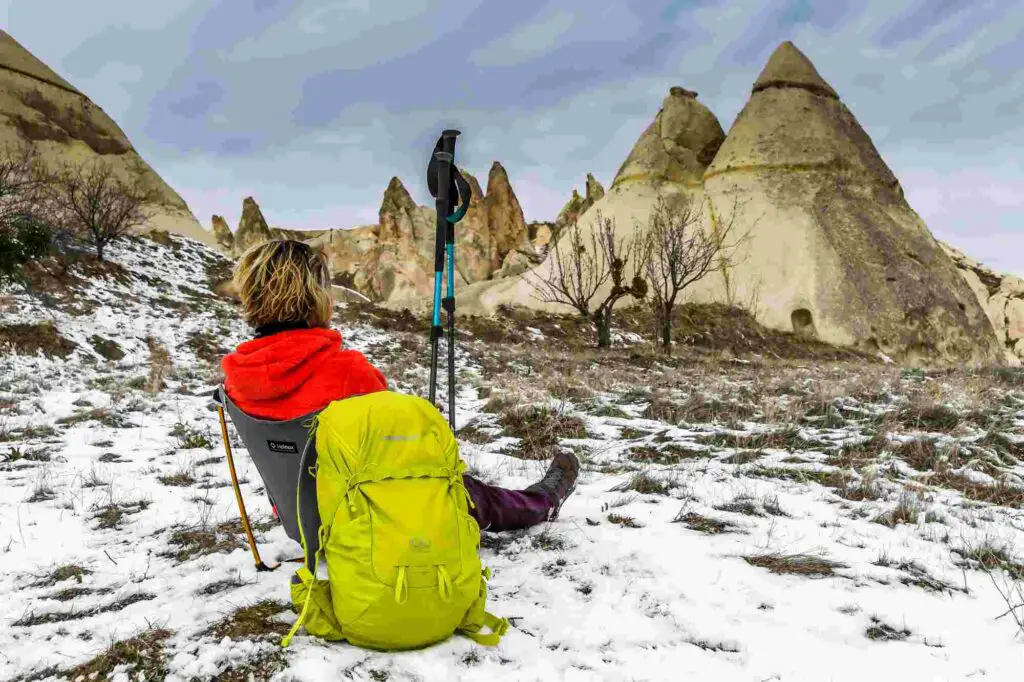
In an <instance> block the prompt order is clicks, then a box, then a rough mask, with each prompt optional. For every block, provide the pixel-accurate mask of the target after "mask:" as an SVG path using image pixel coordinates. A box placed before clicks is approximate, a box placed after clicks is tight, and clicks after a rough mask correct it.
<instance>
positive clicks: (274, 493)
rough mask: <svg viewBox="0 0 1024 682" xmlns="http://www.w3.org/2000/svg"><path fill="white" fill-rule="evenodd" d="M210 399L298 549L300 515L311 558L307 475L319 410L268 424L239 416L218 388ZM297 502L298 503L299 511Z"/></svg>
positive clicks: (312, 490) (312, 501)
mask: <svg viewBox="0 0 1024 682" xmlns="http://www.w3.org/2000/svg"><path fill="white" fill-rule="evenodd" d="M214 398H215V399H216V400H217V401H218V402H219V403H220V404H221V405H222V406H223V407H224V408H225V410H226V411H227V413H228V416H229V417H230V418H231V423H232V424H234V427H235V430H236V431H237V432H238V435H239V437H240V438H241V439H242V442H243V443H244V444H245V448H246V450H247V451H248V453H249V457H250V458H251V459H252V461H253V463H254V464H255V465H256V470H257V471H258V472H259V474H260V478H262V479H263V484H264V486H266V489H267V493H268V494H269V496H270V499H271V502H272V503H273V505H274V506H275V507H276V508H277V514H278V517H279V518H280V520H281V525H282V526H283V527H284V532H285V534H286V535H287V536H288V537H289V538H291V539H292V540H294V541H295V542H297V543H299V544H300V545H301V544H302V535H301V533H300V531H299V516H300V515H301V516H302V525H303V527H304V528H305V529H307V533H308V537H306V543H307V546H306V554H307V557H309V556H312V555H313V554H315V552H316V550H317V548H318V547H319V543H318V538H317V537H316V535H317V532H316V529H318V528H319V527H320V515H319V512H318V511H317V499H316V478H315V477H314V475H313V473H312V469H313V467H314V466H315V465H316V446H315V443H316V439H315V431H314V428H313V418H314V417H316V415H317V414H319V411H317V412H312V413H310V414H307V415H303V416H301V417H297V418H295V419H289V420H287V421H273V420H268V419H258V418H256V417H251V416H249V415H248V414H246V413H245V412H243V411H242V410H241V409H239V407H238V406H237V405H235V403H234V402H233V401H232V400H231V398H230V397H229V396H228V393H227V391H226V390H224V387H223V386H221V387H220V388H219V389H218V390H217V392H216V394H215V396H214ZM300 482H301V484H302V486H303V489H302V494H301V496H299V495H298V487H299V485H300ZM298 499H301V509H300V508H299V504H298V502H297V500H298ZM310 529H312V530H310Z"/></svg>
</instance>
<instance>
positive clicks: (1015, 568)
mask: <svg viewBox="0 0 1024 682" xmlns="http://www.w3.org/2000/svg"><path fill="white" fill-rule="evenodd" d="M951 551H952V553H953V554H956V555H957V556H958V557H960V560H961V562H962V563H963V564H964V565H965V566H967V567H968V568H973V569H978V570H983V571H1004V572H1005V573H1006V574H1007V575H1008V576H1009V577H1010V578H1011V579H1013V580H1020V581H1024V563H1021V562H1019V561H1017V559H1016V558H1015V557H1014V556H1013V553H1012V549H1011V547H1010V545H1008V544H999V543H997V542H996V541H995V540H992V539H986V540H984V541H982V543H981V544H979V545H977V546H971V545H968V544H965V545H964V546H963V547H958V548H955V549H953V550H951Z"/></svg>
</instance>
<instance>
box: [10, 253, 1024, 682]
mask: <svg viewBox="0 0 1024 682" xmlns="http://www.w3.org/2000/svg"><path fill="white" fill-rule="evenodd" d="M174 245H175V246H174V247H173V248H170V247H168V246H166V245H161V244H156V243H154V242H151V241H149V240H144V239H138V240H133V241H131V242H125V243H122V244H119V245H117V246H116V247H115V248H113V249H111V255H110V258H111V260H112V261H114V262H116V263H119V264H121V265H122V266H123V267H124V273H122V274H121V275H117V273H114V274H113V275H109V276H107V277H106V278H102V279H100V278H94V279H91V280H88V281H86V282H84V283H82V284H81V285H80V287H79V288H78V289H77V290H76V291H73V292H67V291H65V292H62V293H59V294H52V293H51V294H49V295H46V294H41V293H39V292H36V293H34V294H28V293H25V292H23V291H21V290H16V291H11V292H8V293H7V295H6V296H5V295H2V294H0V315H2V316H0V330H3V329H4V328H7V329H8V334H10V333H12V332H11V331H10V329H11V326H12V325H17V324H21V323H23V324H36V323H39V322H41V321H44V320H50V321H51V322H52V323H53V325H54V327H55V328H56V329H57V330H58V331H59V333H60V334H61V335H62V336H63V337H65V338H66V339H68V340H69V341H71V342H72V343H74V344H75V346H74V349H73V350H70V352H68V350H69V347H65V349H64V350H63V351H61V353H62V354H63V353H66V357H63V358H61V357H53V356H47V355H46V354H44V353H42V352H40V353H39V354H37V355H26V354H24V352H14V351H13V350H12V349H11V348H8V349H5V350H4V351H3V352H2V355H0V490H2V491H3V494H2V495H0V565H2V567H3V570H2V573H0V604H2V607H0V615H2V627H0V679H2V680H15V679H17V680H51V679H108V678H109V679H116V680H137V679H145V680H155V679H166V680H181V681H185V680H214V679H215V680H245V679H250V677H251V678H252V679H271V678H272V679H275V680H301V681H303V682H307V681H314V680H338V679H351V680H373V681H375V682H380V681H381V680H496V679H500V680H517V681H519V680H689V679H692V680H716V681H726V680H786V681H796V680H813V681H820V680H836V681H839V680H857V681H861V680H865V679H872V680H900V681H901V682H903V681H906V682H909V681H912V680H963V679H985V680H1020V679H1022V676H1024V641H1022V640H1024V635H1021V634H1020V632H1019V631H1018V628H1017V626H1016V625H1015V623H1014V620H1013V616H1014V614H1013V613H1010V614H1007V611H1008V608H1009V607H1008V605H1007V603H1006V601H1005V600H1004V598H1003V596H1002V595H1001V593H1000V591H1001V590H1002V592H1004V593H1006V592H1008V591H1009V590H1011V589H1012V588H1013V586H1014V578H1016V579H1017V580H1024V555H1022V554H1021V551H1020V549H1018V548H1021V547H1022V546H1024V526H1022V523H1024V520H1022V519H1021V516H1022V512H1021V508H1022V507H1024V493H1022V492H1021V486H1022V484H1024V481H1022V478H1021V476H1022V475H1024V466H1021V461H1020V459H1018V457H1024V446H1022V445H1021V443H1020V441H1021V436H1022V435H1024V390H1022V388H1021V385H1022V384H1024V376H1022V375H1017V374H1013V373H1006V374H992V375H991V376H989V375H984V376H983V377H980V378H979V377H974V378H973V379H971V380H970V382H968V379H966V378H964V376H966V375H963V376H961V375H959V374H953V375H944V374H942V373H935V374H929V373H924V372H908V371H904V372H900V370H899V369H898V368H884V369H881V368H868V369H865V370H864V372H865V375H864V376H865V377H867V379H866V383H867V386H868V388H869V389H871V390H870V391H867V393H869V394H871V395H867V394H862V395H859V396H853V395H841V396H825V397H820V396H817V394H815V391H816V390H819V389H820V387H821V386H824V385H825V384H826V383H827V382H828V381H833V380H834V381H836V382H839V383H841V381H840V380H839V379H836V377H850V376H852V377H855V378H856V377H857V372H858V371H859V370H858V369H857V368H832V367H814V366H810V365H809V364H806V366H800V365H799V364H794V365H793V366H792V367H781V368H774V369H772V370H771V371H770V372H769V371H768V370H765V376H767V374H769V373H773V374H772V376H773V377H775V378H774V379H772V380H771V381H769V380H768V379H764V380H763V381H762V379H761V378H759V375H758V371H759V370H758V368H757V367H756V366H754V367H751V366H748V365H745V364H743V363H731V364H729V365H728V366H723V367H724V369H722V371H717V370H710V371H709V370H708V369H707V368H706V367H704V368H703V369H701V368H698V367H696V366H695V367H694V368H687V367H686V365H685V363H683V365H682V366H664V365H654V366H651V367H648V368H646V369H641V368H637V367H633V368H628V367H626V368H624V369H623V368H620V369H619V370H609V369H607V368H604V367H603V366H601V364H600V362H596V361H583V362H582V363H580V364H579V365H578V367H577V374H576V376H575V378H574V377H573V376H569V371H568V369H567V367H568V365H567V364H566V365H561V366H557V367H555V368H554V369H544V368H543V367H541V364H542V363H540V360H539V357H540V355H543V354H544V353H547V352H549V348H550V347H552V344H550V343H548V342H546V341H545V339H544V333H543V332H542V331H540V330H539V329H535V330H533V331H531V332H529V333H528V334H526V335H524V336H526V337H527V341H526V342H525V345H523V346H519V347H517V348H513V349H508V348H505V349H502V348H500V347H497V346H496V345H495V344H485V343H466V344H463V345H462V346H460V360H459V366H460V368H461V369H462V378H461V381H462V386H463V390H462V393H461V394H460V398H461V399H460V404H459V413H458V415H457V417H458V421H459V424H460V426H461V425H465V426H463V427H462V428H461V429H460V434H459V435H460V440H461V441H462V444H463V451H462V452H463V457H464V458H465V459H466V460H467V462H468V463H469V464H470V466H471V468H472V469H473V470H474V471H475V472H476V473H477V474H478V475H480V476H482V477H483V478H485V479H487V480H490V481H494V482H498V483H500V484H502V485H506V486H509V487H519V486H523V485H525V484H527V483H530V482H533V481H534V480H536V478H537V477H538V476H539V475H540V474H541V473H542V472H543V470H544V469H545V467H546V462H545V461H543V460H529V459H522V458H521V457H523V456H534V455H535V453H537V452H540V453H543V452H545V448H547V451H548V452H549V451H550V448H552V447H571V448H575V449H576V451H577V452H578V453H579V454H580V455H581V457H582V459H583V460H584V462H585V472H584V474H583V477H582V480H581V483H580V486H579V488H578V489H577V492H576V494H575V495H574V496H573V497H572V498H571V499H570V500H569V502H568V503H567V504H566V506H565V507H564V508H563V511H562V515H561V518H560V520H558V521H557V522H554V523H551V524H548V525H546V526H543V527H538V528H535V529H532V530H531V531H529V532H523V533H508V534H493V535H487V536H486V537H485V539H484V550H483V557H484V563H485V564H486V565H489V566H490V567H491V568H492V569H493V571H494V578H493V579H492V581H491V583H490V590H491V597H490V601H489V610H491V611H492V612H494V613H496V614H498V615H501V616H504V617H507V618H509V619H510V620H511V621H512V623H513V628H512V629H511V630H510V631H509V633H508V635H507V636H506V637H505V639H504V641H503V643H502V644H501V646H500V647H498V648H496V649H487V648H482V647H479V646H477V645H475V644H473V643H472V642H470V641H468V640H466V639H463V638H458V637H456V638H454V639H452V640H450V641H448V642H446V643H443V644H441V645H438V646H435V647H432V648H430V649H427V650H424V651H419V652H411V653H400V654H383V653H374V652H368V651H363V650H360V649H357V648H354V647H351V646H348V645H344V644H328V643H325V642H321V641H317V640H314V639H312V638H309V637H307V636H304V635H302V636H299V637H297V638H296V639H295V640H294V642H293V643H292V645H291V647H290V648H289V649H288V650H286V651H283V650H281V649H280V648H279V647H278V646H277V642H278V641H279V638H280V634H281V633H283V632H284V631H285V630H286V629H287V627H288V626H289V625H290V623H291V622H292V619H293V618H294V616H293V614H291V613H290V611H288V610H287V609H286V604H287V601H288V587H287V584H288V577H289V573H290V570H291V565H289V564H285V565H284V566H283V567H282V569H280V570H278V571H276V572H271V573H256V572H255V571H254V569H253V561H252V557H251V555H250V553H249V551H248V549H247V547H246V545H245V543H244V539H243V536H242V534H241V530H240V527H239V524H238V520H237V517H238V515H237V508H236V506H235V501H234V496H233V493H232V490H231V488H230V486H229V478H228V473H227V467H226V465H225V462H224V458H223V454H222V449H221V444H220V438H219V431H218V425H217V421H216V414H215V413H214V412H211V411H210V409H209V403H210V401H209V397H208V396H209V394H210V392H211V391H212V390H213V388H214V387H215V386H216V384H217V381H218V369H217V365H216V361H217V357H218V355H219V354H220V353H221V352H223V351H224V350H227V349H230V348H232V347H233V346H234V345H235V344H237V343H238V342H240V341H242V340H243V339H245V338H246V334H247V330H246V329H245V327H244V325H243V324H242V323H241V322H240V321H239V320H237V319H236V316H235V312H234V310H233V308H232V306H231V305H230V304H229V303H227V302H225V301H223V300H222V299H220V298H218V297H216V296H214V294H213V293H212V291H211V289H210V284H209V281H208V276H209V273H210V271H213V270H217V269H218V268H219V269H221V270H223V266H224V264H223V263H222V262H220V259H219V257H218V256H216V255H214V254H212V253H211V252H209V251H208V250H206V249H204V248H203V247H200V246H198V245H197V244H195V243H193V242H188V241H185V240H181V239H177V238H175V240H174ZM125 273H126V274H125ZM343 312H344V311H340V312H339V315H341V316H343ZM346 319H347V318H346ZM342 332H343V334H344V335H345V338H346V342H347V343H348V344H349V345H350V346H352V347H355V348H358V349H360V350H363V351H364V352H365V353H367V355H368V356H369V357H370V359H371V360H372V361H374V362H378V363H380V364H381V365H382V366H383V367H384V368H385V370H386V371H387V373H389V374H390V375H391V377H392V378H393V379H394V380H395V381H396V382H397V385H398V387H399V388H404V389H406V390H419V389H420V388H421V387H422V385H423V383H424V382H425V376H426V370H425V367H424V361H425V359H426V357H425V354H424V353H422V352H420V351H421V350H422V347H423V346H422V340H421V339H418V337H417V338H413V337H412V336H411V335H410V334H409V333H407V332H398V331H386V330H385V329H382V328H378V327H375V326H371V325H367V324H363V323H356V324H344V326H343V328H342ZM0 333H3V332H2V331H0ZM39 334H45V332H39ZM534 337H536V338H534ZM620 338H631V337H629V336H628V335H626V336H624V337H620ZM36 340H37V341H39V340H40V339H36ZM109 341H114V342H116V344H117V346H118V348H119V352H118V350H117V349H113V350H112V347H111V345H110V344H109ZM21 343H22V347H23V348H24V347H26V346H24V344H25V343H28V342H27V341H24V340H23V341H22V342H21ZM51 345H52V344H51ZM530 349H532V350H530ZM551 352H553V351H551ZM613 352H614V351H613ZM503 353H504V355H503ZM516 353H519V354H520V355H515V354H516ZM622 354H623V355H625V351H623V352H622ZM104 355H106V356H108V357H118V356H121V357H119V358H118V359H108V357H104ZM567 357H568V356H567ZM566 362H568V360H567V361H566ZM556 364H557V363H556ZM695 365H696V363H695ZM588 372H589V374H588ZM616 372H619V373H620V374H621V375H623V376H624V377H626V380H624V381H618V382H617V381H615V380H613V378H611V375H613V374H615V373H616ZM872 372H873V374H872ZM560 375H565V376H564V377H562V378H559V376H560ZM552 377H554V378H552ZM589 377H600V378H602V379H603V381H594V382H590V380H589ZM708 377H712V379H713V380H712V379H709V378H708ZM875 378H877V383H872V382H875V381H876V379H875ZM961 380H962V381H963V382H966V383H964V384H963V386H962V385H961V383H959V382H961ZM843 381H845V379H843ZM716 382H717V383H716ZM773 382H774V383H773ZM861 383H862V384H863V383H865V382H864V381H862V382H861ZM967 383H970V385H969V386H967ZM594 384H600V385H596V386H595V385H594ZM965 386H966V388H965ZM816 387H817V388H816ZM698 389H701V390H702V391H703V392H701V391H698ZM716 391H717V392H718V393H717V394H715V395H712V394H714V393H715V392H716ZM726 393H728V395H726ZM958 395H961V397H963V400H961V402H959V403H958V402H957V399H956V396H958ZM556 396H557V397H556ZM808 396H810V397H808ZM907 396H916V397H907ZM927 396H932V397H933V398H934V401H933V403H930V404H929V405H930V406H928V405H926V406H925V407H922V405H924V403H922V402H921V401H922V400H924V397H927ZM964 396H966V397H964ZM801 399H803V400H805V403H804V405H805V406H806V405H812V406H813V405H816V406H817V407H818V408H821V409H818V411H817V412H815V411H814V410H812V409H803V408H799V407H794V406H793V403H794V402H795V401H799V400H801ZM915 400H916V401H917V402H914V401H915ZM743 401H746V402H745V403H743ZM815 401H817V402H815ZM744 405H746V407H744ZM915 410H916V411H915ZM794 414H796V415H798V416H800V417H802V418H797V419H790V417H791V416H792V415H794ZM872 434H879V435H876V436H874V437H872ZM235 447H236V452H237V455H238V456H237V457H236V461H237V462H238V464H239V469H240V472H239V473H240V476H242V478H243V480H244V481H245V483H244V484H243V486H242V488H243V491H244V493H245V495H246V500H247V502H248V505H249V509H250V514H252V515H253V517H254V519H255V520H256V521H257V522H258V523H257V526H258V528H259V539H260V546H261V551H262V552H263V553H264V556H265V559H268V560H273V561H279V560H282V559H284V560H287V559H289V558H292V557H297V556H298V555H299V551H300V550H299V548H298V547H297V546H296V545H294V544H293V543H292V542H291V541H290V540H288V539H287V538H286V536H285V535H284V533H283V531H282V530H281V528H280V527H277V526H274V525H273V524H271V523H270V522H269V508H268V505H267V503H266V497H265V495H263V494H262V483H261V481H260V480H259V477H258V475H257V473H256V471H255V469H254V467H252V466H251V464H250V463H249V462H248V460H247V458H246V457H245V455H244V450H243V449H241V447H240V443H238V442H237V441H236V442H235ZM1017 584H1019V583H1017ZM1000 588H1001V590H1000ZM1011 599H1012V597H1011ZM1016 615H1017V616H1018V617H1024V613H1022V612H1021V609H1018V610H1017V611H1016ZM1000 616H1001V617H1000Z"/></svg>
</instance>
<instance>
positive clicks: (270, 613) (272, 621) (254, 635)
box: [206, 599, 291, 641]
mask: <svg viewBox="0 0 1024 682" xmlns="http://www.w3.org/2000/svg"><path fill="white" fill-rule="evenodd" d="M290 610H291V605H290V604H286V603H285V602H282V601H276V600H273V599H264V600H262V601H259V602H256V603H255V604H251V605H249V606H243V607H242V608H240V609H237V610H236V611H234V612H233V613H231V614H230V615H228V616H225V617H224V618H222V619H221V620H220V621H218V622H217V623H215V624H214V625H212V626H211V627H210V628H209V629H208V630H207V631H206V634H208V635H211V636H212V637H213V638H214V639H216V640H220V639H223V638H224V637H230V638H231V639H233V640H236V641H237V640H243V639H248V640H264V639H271V638H277V637H279V636H281V635H284V634H285V633H286V632H288V629H289V627H290V626H289V625H288V623H286V622H283V621H282V620H280V619H279V618H277V616H278V614H280V613H283V612H285V611H290Z"/></svg>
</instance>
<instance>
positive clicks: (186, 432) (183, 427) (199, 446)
mask: <svg viewBox="0 0 1024 682" xmlns="http://www.w3.org/2000/svg"><path fill="white" fill-rule="evenodd" d="M171 435H172V436H174V438H175V439H176V440H177V444H178V449H179V450H209V449H211V448H213V446H214V442H213V438H212V437H211V436H210V432H209V430H207V429H197V428H196V427H194V426H190V425H189V424H183V423H181V422H178V423H177V424H175V425H174V428H173V429H171Z"/></svg>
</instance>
